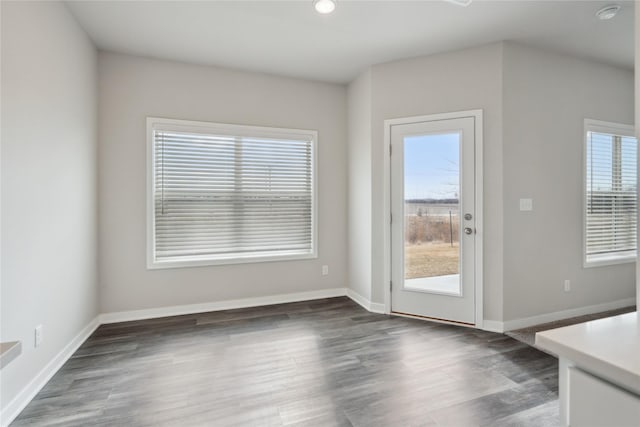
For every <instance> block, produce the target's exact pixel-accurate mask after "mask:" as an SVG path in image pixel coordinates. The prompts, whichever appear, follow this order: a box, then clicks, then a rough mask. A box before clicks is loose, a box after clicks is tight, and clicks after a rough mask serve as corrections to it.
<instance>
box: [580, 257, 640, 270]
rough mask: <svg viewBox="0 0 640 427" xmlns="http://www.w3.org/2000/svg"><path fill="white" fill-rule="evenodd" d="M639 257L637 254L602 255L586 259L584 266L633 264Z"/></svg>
mask: <svg viewBox="0 0 640 427" xmlns="http://www.w3.org/2000/svg"><path fill="white" fill-rule="evenodd" d="M636 259H637V257H636V256H635V255H627V256H611V255H609V256H607V255H605V256H600V257H594V258H592V259H591V260H585V261H584V265H583V266H584V268H593V267H606V266H609V265H618V264H631V263H635V262H636Z"/></svg>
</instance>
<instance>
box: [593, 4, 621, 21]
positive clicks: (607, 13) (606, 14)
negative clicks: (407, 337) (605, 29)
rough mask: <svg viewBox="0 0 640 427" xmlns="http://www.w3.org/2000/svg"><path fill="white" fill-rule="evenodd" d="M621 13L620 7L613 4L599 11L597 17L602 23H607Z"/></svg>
mask: <svg viewBox="0 0 640 427" xmlns="http://www.w3.org/2000/svg"><path fill="white" fill-rule="evenodd" d="M619 11H620V6H618V5H617V4H611V5H609V6H605V7H603V8H602V9H600V10H598V11H597V12H596V16H597V17H598V19H600V20H602V21H606V20H608V19H611V18H613V17H614V16H616V15H617V14H618V12H619Z"/></svg>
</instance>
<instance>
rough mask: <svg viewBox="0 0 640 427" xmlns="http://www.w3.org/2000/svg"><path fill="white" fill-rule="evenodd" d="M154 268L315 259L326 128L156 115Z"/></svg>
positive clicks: (152, 130)
mask: <svg viewBox="0 0 640 427" xmlns="http://www.w3.org/2000/svg"><path fill="white" fill-rule="evenodd" d="M148 133H149V135H148V139H149V141H148V144H149V153H148V155H149V158H150V165H149V173H150V188H149V200H148V204H149V206H148V208H149V213H150V218H149V222H150V224H149V249H148V252H149V254H148V258H149V259H148V261H149V262H148V264H149V267H150V268H158V267H176V266H177V267H180V266H187V265H211V264H228V263H238V262H257V261H270V260H282V259H300V258H312V257H315V255H316V228H315V227H316V225H315V208H316V207H315V200H316V197H315V182H314V181H315V149H316V140H317V133H316V132H315V131H300V130H289V129H273V128H260V127H253V126H237V125H224V124H214V123H203V122H191V121H183V120H167V119H154V118H150V119H148Z"/></svg>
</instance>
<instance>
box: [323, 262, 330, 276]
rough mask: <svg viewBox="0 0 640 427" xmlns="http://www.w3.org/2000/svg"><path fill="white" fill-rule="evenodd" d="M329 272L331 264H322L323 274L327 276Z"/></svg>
mask: <svg viewBox="0 0 640 427" xmlns="http://www.w3.org/2000/svg"><path fill="white" fill-rule="evenodd" d="M328 274H329V266H328V265H323V266H322V275H323V276H327V275H328Z"/></svg>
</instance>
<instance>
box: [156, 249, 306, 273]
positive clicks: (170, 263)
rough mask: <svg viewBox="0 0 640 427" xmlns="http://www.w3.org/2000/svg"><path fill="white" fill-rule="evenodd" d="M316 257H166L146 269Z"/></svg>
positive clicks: (298, 254)
mask: <svg viewBox="0 0 640 427" xmlns="http://www.w3.org/2000/svg"><path fill="white" fill-rule="evenodd" d="M314 258H318V255H317V254H316V253H315V252H313V253H291V252H284V253H277V254H272V255H251V254H247V255H244V256H238V255H234V256H233V257H228V258H224V257H218V258H215V259H212V258H204V257H181V258H176V259H167V260H164V261H155V260H148V261H147V270H161V269H169V268H189V267H207V266H217V265H233V264H254V263H261V262H277V261H300V260H306V259H314Z"/></svg>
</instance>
